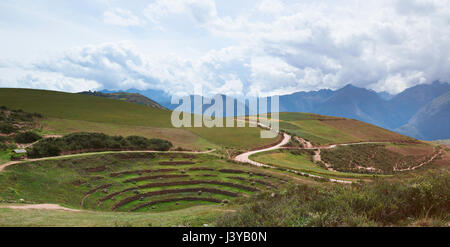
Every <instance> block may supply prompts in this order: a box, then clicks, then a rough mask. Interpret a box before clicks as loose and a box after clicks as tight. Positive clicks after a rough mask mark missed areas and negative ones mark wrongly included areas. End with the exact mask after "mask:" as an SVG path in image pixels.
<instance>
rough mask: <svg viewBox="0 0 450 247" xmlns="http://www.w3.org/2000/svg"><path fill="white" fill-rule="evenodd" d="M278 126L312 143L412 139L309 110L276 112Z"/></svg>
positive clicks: (370, 125)
mask: <svg viewBox="0 0 450 247" xmlns="http://www.w3.org/2000/svg"><path fill="white" fill-rule="evenodd" d="M280 128H281V129H284V130H286V131H288V132H289V133H292V134H295V135H297V136H299V137H302V138H304V139H306V140H309V141H310V142H312V143H313V144H316V145H328V144H335V143H349V142H367V141H372V142H374V141H393V142H399V141H402V142H405V141H413V139H412V138H409V137H406V136H403V135H400V134H397V133H395V132H391V131H389V130H386V129H383V128H380V127H377V126H375V125H372V124H368V123H364V122H361V121H357V120H354V119H345V118H338V117H329V116H322V115H318V114H311V113H280Z"/></svg>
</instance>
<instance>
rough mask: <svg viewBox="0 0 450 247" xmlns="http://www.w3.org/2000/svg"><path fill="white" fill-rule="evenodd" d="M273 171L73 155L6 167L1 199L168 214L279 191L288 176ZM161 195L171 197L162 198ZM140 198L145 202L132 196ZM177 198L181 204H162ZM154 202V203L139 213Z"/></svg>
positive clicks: (208, 159)
mask: <svg viewBox="0 0 450 247" xmlns="http://www.w3.org/2000/svg"><path fill="white" fill-rule="evenodd" d="M176 162H185V163H186V164H176ZM165 163H168V164H165ZM271 172H272V173H270V172H268V171H261V170H260V169H258V168H256V167H250V166H243V165H237V164H234V163H229V162H226V161H223V160H221V159H218V158H217V157H215V156H214V155H195V156H193V155H187V154H169V153H161V154H155V153H109V154H108V153H103V154H90V155H87V154H84V155H73V156H71V157H68V158H63V159H61V158H57V157H56V158H51V159H47V160H44V161H36V162H28V163H22V164H19V165H13V166H10V167H7V168H6V169H5V171H3V172H1V173H0V200H8V201H18V200H19V199H24V200H25V201H26V202H27V203H55V204H60V205H64V206H67V207H70V208H82V209H88V210H95V211H130V210H132V211H139V212H140V211H154V212H157V211H170V210H179V209H183V208H188V207H191V206H196V205H204V204H207V205H210V204H220V203H221V202H222V201H223V200H229V201H231V200H233V199H234V198H237V197H240V196H245V195H247V196H248V195H253V194H255V193H256V192H258V191H265V190H276V189H277V188H280V186H282V184H283V183H284V182H286V181H285V180H286V179H287V177H286V176H285V175H283V174H281V173H279V174H277V175H273V171H271ZM19 177H20V179H19V180H17V178H19ZM103 186H105V187H103ZM186 189H187V190H189V191H184V190H186ZM104 190H105V191H104ZM174 190H175V191H174ZM216 190H219V191H216ZM162 191H164V193H165V192H167V191H170V193H169V194H164V193H163V194H159V193H162ZM198 191H203V192H202V193H201V194H199V193H197V192H198ZM229 192H230V193H229ZM109 195H111V196H110V197H109ZM136 195H142V197H144V198H140V197H139V196H138V197H137V198H134V197H136ZM131 198H134V199H131ZM174 198H179V200H174V201H170V202H168V201H164V200H167V199H174ZM183 198H197V199H199V200H198V201H189V200H187V199H183ZM203 198H208V199H214V200H212V201H208V200H203ZM128 199H130V201H129V202H126V203H124V204H121V202H122V201H123V200H128ZM150 202H155V204H154V205H153V204H152V205H151V206H145V207H142V208H138V209H135V207H136V206H139V205H142V204H145V203H150ZM153 207H155V208H153Z"/></svg>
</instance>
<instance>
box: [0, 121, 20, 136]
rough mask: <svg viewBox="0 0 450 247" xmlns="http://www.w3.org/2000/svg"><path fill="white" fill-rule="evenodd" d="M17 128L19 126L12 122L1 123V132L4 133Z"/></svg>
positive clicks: (11, 131)
mask: <svg viewBox="0 0 450 247" xmlns="http://www.w3.org/2000/svg"><path fill="white" fill-rule="evenodd" d="M16 130H17V128H16V127H15V126H14V125H12V124H10V123H0V132H1V133H3V134H10V133H13V132H14V131H16Z"/></svg>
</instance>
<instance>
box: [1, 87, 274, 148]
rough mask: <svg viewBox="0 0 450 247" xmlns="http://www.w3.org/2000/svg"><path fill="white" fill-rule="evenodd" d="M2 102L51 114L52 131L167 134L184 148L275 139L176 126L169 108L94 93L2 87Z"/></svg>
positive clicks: (256, 132)
mask: <svg viewBox="0 0 450 247" xmlns="http://www.w3.org/2000/svg"><path fill="white" fill-rule="evenodd" d="M0 105H5V106H7V107H10V108H13V109H17V108H19V109H23V110H25V111H27V112H38V113H41V114H43V115H44V116H46V117H48V118H49V119H47V120H46V121H44V122H43V124H44V129H46V130H47V131H50V132H51V131H54V132H59V133H69V132H74V131H80V130H84V129H86V128H87V130H88V131H98V132H105V133H107V134H121V133H125V134H122V135H126V134H128V133H129V134H140V135H143V136H146V137H161V138H167V139H169V140H170V141H173V142H174V143H175V144H179V145H180V146H182V147H185V148H193V147H201V148H206V147H211V146H213V147H214V145H218V146H225V147H232V148H240V149H252V148H254V147H258V146H263V145H267V144H270V143H273V142H275V140H273V139H261V138H259V136H260V129H257V128H184V129H175V128H173V127H172V125H171V122H170V117H171V112H170V111H168V110H161V109H156V108H151V107H145V106H141V105H137V104H133V103H128V102H123V101H118V100H113V99H107V98H102V97H95V96H87V95H80V94H71V93H62V92H55V91H45V90H33V89H9V88H2V89H0ZM60 121H61V122H60ZM140 129H142V131H141V130H140ZM158 132H159V134H158ZM193 135H195V136H193Z"/></svg>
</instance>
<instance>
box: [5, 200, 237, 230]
mask: <svg viewBox="0 0 450 247" xmlns="http://www.w3.org/2000/svg"><path fill="white" fill-rule="evenodd" d="M10 205H11V204H4V203H0V226H10V227H14V226H15V227H17V226H20V227H23V226H26V227H33V226H34V227H36V226H57V227H71V226H76V227H80V226H82V227H102V226H103V227H104V226H107V227H111V226H113V227H114V226H119V227H120V226H124V227H125V226H136V227H147V226H166V227H170V226H179V225H184V226H203V224H211V223H213V222H214V221H215V219H216V218H217V217H218V216H219V215H221V214H223V213H224V212H225V211H227V210H230V207H228V206H221V205H201V206H193V207H189V208H184V209H177V210H174V211H169V212H136V213H122V212H94V211H81V212H68V211H56V210H35V209H30V210H19V209H8V208H2V206H10Z"/></svg>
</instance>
